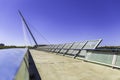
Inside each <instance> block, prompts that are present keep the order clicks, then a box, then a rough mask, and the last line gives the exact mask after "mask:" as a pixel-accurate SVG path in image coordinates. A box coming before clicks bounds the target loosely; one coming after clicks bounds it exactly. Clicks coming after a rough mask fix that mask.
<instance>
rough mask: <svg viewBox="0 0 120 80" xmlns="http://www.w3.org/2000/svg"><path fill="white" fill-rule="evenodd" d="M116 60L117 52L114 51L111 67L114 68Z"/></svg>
mask: <svg viewBox="0 0 120 80" xmlns="http://www.w3.org/2000/svg"><path fill="white" fill-rule="evenodd" d="M116 60H117V54H116V53H114V55H113V60H112V68H114V66H115V63H116Z"/></svg>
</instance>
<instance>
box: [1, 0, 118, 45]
mask: <svg viewBox="0 0 120 80" xmlns="http://www.w3.org/2000/svg"><path fill="white" fill-rule="evenodd" d="M18 9H19V10H21V12H22V13H23V15H24V17H25V18H26V20H27V22H28V24H29V25H30V28H31V30H32V32H33V34H34V35H35V37H36V39H37V41H38V43H39V44H44V43H47V41H45V39H43V38H42V37H41V35H40V34H39V33H38V32H40V33H41V34H42V35H43V36H44V37H45V38H46V39H47V40H48V41H49V42H50V43H66V42H74V41H84V40H94V39H99V38H101V39H103V42H102V44H101V45H120V0H12V1H10V0H0V43H5V44H6V45H24V37H23V31H22V22H21V18H20V16H19V14H18ZM34 28H35V29H37V31H38V32H36V30H34ZM32 44H33V42H32Z"/></svg>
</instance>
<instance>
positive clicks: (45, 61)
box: [30, 50, 120, 80]
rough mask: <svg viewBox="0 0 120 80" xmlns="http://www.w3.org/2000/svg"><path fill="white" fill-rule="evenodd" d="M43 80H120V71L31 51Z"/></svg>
mask: <svg viewBox="0 0 120 80" xmlns="http://www.w3.org/2000/svg"><path fill="white" fill-rule="evenodd" d="M30 52H31V55H32V57H33V59H34V62H35V65H36V67H37V69H38V72H39V74H40V76H41V78H42V80H120V70H117V69H112V68H110V67H106V66H101V65H97V64H93V63H89V62H84V61H81V60H77V59H73V58H69V57H65V56H60V55H56V54H53V53H48V52H44V51H37V50H30Z"/></svg>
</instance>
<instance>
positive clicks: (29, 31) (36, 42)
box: [18, 11, 38, 46]
mask: <svg viewBox="0 0 120 80" xmlns="http://www.w3.org/2000/svg"><path fill="white" fill-rule="evenodd" d="M18 12H19V14H20V16H21V18H22V20H23V22H24V23H25V25H26V28H27V29H28V31H29V33H30V35H31V37H32V39H33V40H34V42H35V44H36V46H38V43H37V41H36V40H35V37H34V36H33V34H32V32H31V30H30V28H29V26H28V24H27V22H26V20H25V18H24V17H23V15H22V13H21V12H20V11H18Z"/></svg>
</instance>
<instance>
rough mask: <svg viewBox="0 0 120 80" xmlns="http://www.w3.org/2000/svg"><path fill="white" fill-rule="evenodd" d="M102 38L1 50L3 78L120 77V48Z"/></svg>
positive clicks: (73, 79) (65, 79) (88, 79)
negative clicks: (104, 46) (106, 46)
mask: <svg viewBox="0 0 120 80" xmlns="http://www.w3.org/2000/svg"><path fill="white" fill-rule="evenodd" d="M101 41H102V40H101V39H98V40H88V41H82V42H74V43H65V44H50V45H46V46H38V47H37V48H35V49H2V50H0V67H1V68H0V74H1V75H0V78H1V80H120V76H119V75H120V50H119V49H98V48H97V47H98V46H99V44H100V42H101Z"/></svg>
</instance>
